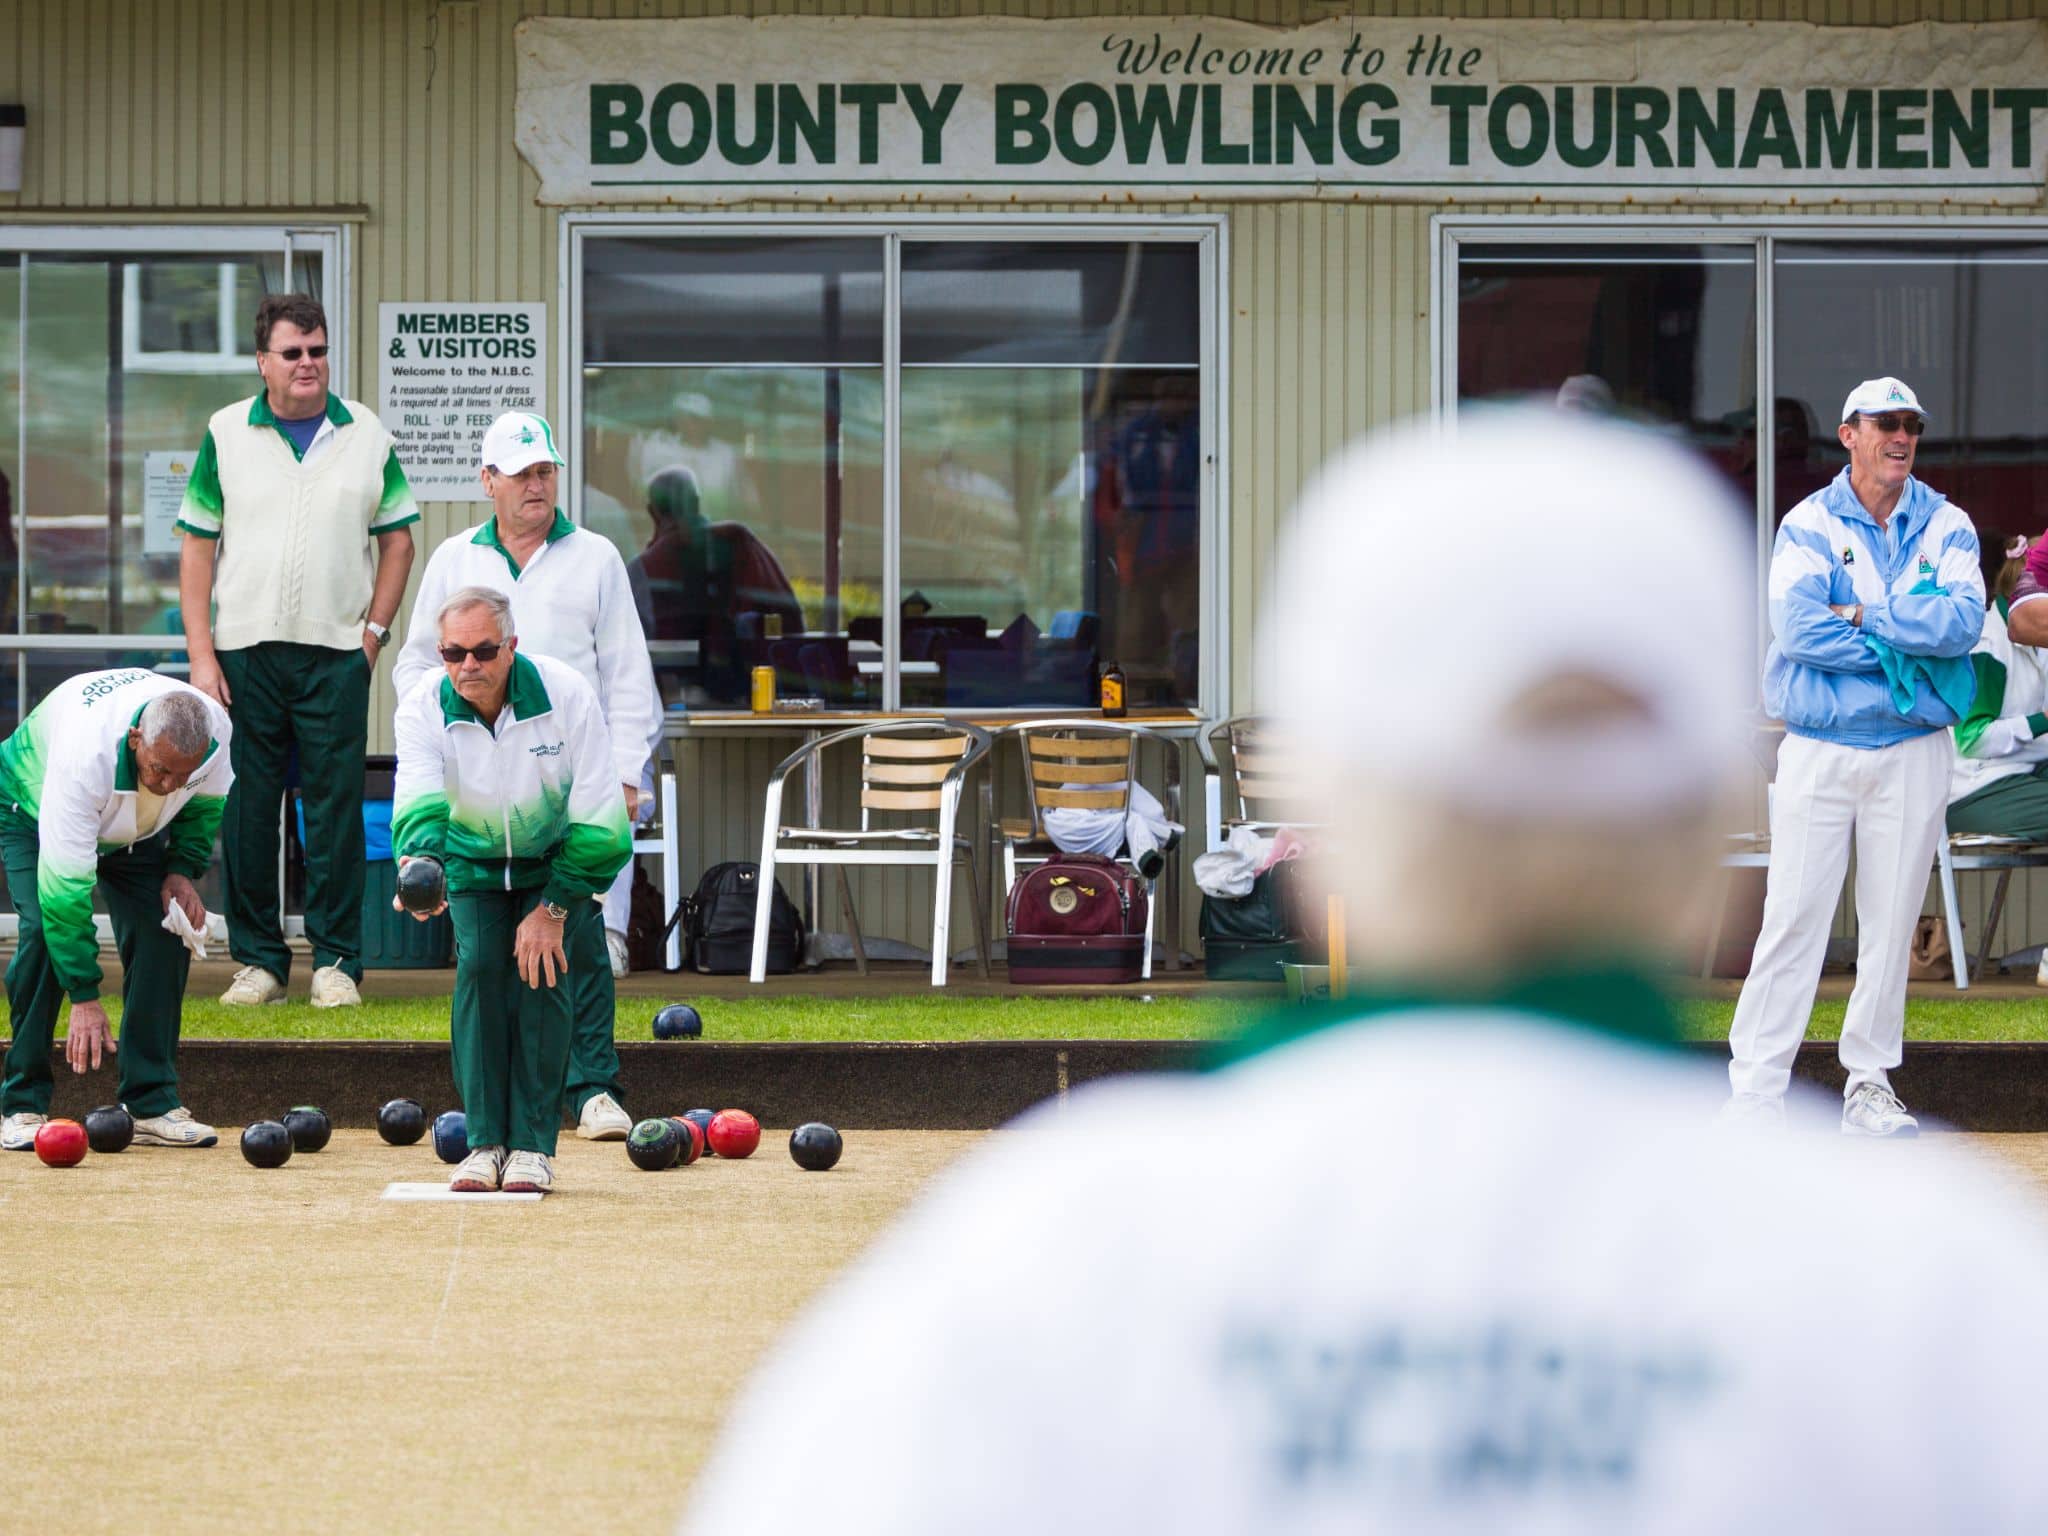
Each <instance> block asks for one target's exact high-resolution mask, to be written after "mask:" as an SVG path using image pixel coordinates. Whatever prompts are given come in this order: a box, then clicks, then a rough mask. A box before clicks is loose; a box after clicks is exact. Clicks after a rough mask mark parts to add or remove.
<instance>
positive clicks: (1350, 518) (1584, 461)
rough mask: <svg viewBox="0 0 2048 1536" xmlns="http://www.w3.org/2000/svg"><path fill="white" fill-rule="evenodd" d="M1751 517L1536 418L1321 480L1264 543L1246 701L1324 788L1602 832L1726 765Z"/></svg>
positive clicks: (1595, 428) (1495, 424) (1618, 448)
mask: <svg viewBox="0 0 2048 1536" xmlns="http://www.w3.org/2000/svg"><path fill="white" fill-rule="evenodd" d="M1752 527H1753V523H1752V522H1751V520H1750V518H1749V516H1748V515H1747V514H1746V513H1745V511H1744V509H1743V508H1742V507H1741V506H1740V505H1739V503H1737V502H1736V501H1735V500H1734V498H1733V496H1732V495H1731V493H1730V492H1729V490H1728V489H1727V488H1726V487H1724V486H1723V485H1722V484H1721V482H1720V481H1719V480H1717V479H1716V478H1715V477H1714V475H1713V474H1712V472H1711V471H1710V470H1709V469H1708V468H1707V467H1706V466H1704V465H1703V464H1702V463H1700V462H1699V461H1698V460H1696V459H1695V458H1693V457H1692V456H1691V455H1690V454H1689V453H1687V452H1686V451H1685V450H1683V449H1681V448H1679V447H1677V446H1676V445H1674V444H1672V443H1669V442H1667V441H1664V440H1662V439H1659V438H1657V437H1654V436H1651V435H1650V434H1648V433H1645V432H1643V431H1641V430H1639V429H1634V428H1630V427H1626V426H1621V425H1614V424H1608V423H1603V422H1599V421H1595V420H1591V419H1589V418H1587V417H1585V416H1583V415H1576V414H1566V413H1559V412H1557V411H1554V410H1542V409H1533V408H1524V409H1503V410H1500V411H1497V412H1478V413H1472V414H1468V415H1466V416H1464V417H1463V418H1461V419H1460V420H1459V421H1458V422H1457V423H1455V424H1453V425H1439V424H1436V423H1429V422H1416V423H1410V424H1408V425H1405V426H1400V427H1396V428H1393V429H1391V430H1389V431H1386V432H1383V433H1379V434H1375V435H1374V436H1372V437H1370V438H1367V439H1365V440H1363V441H1362V442H1361V443H1359V444H1358V445H1356V446H1354V447H1353V448H1352V449H1350V450H1349V451H1347V452H1346V453H1344V454H1342V455H1340V456H1339V457H1338V458H1337V459H1336V460H1334V461H1333V462H1332V463H1331V464H1330V466H1329V467H1328V468H1327V470H1326V471H1325V472H1324V473H1323V474H1322V475H1321V476H1320V477H1319V478H1318V479H1317V481H1316V482H1315V483H1314V484H1313V485H1312V486H1311V487H1310V488H1309V490H1308V492H1307V494H1306V495H1305V496H1304V497H1303V499H1302V502H1301V504H1300V506H1299V508H1298V512H1297V516H1296V518H1295V521H1294V524H1293V526H1292V528H1291V529H1290V530H1289V532H1288V534H1287V535H1286V537H1285V539H1284V540H1283V542H1282V545H1281V550H1280V554H1279V558H1278V560H1277V563H1276V567H1275V584H1274V587H1273V589H1272V591H1271V592H1270V593H1269V595H1268V603H1267V609H1266V613H1265V616H1264V619H1263V622H1262V623H1261V625H1260V629H1259V639H1258V667H1259V673H1258V676H1259V690H1258V698H1259V701H1260V706H1261V708H1262V709H1263V710H1264V711H1266V712H1267V713H1268V714H1271V715H1274V716H1276V717H1278V723H1279V724H1280V725H1281V726H1282V728H1283V729H1286V730H1288V731H1290V732H1295V733H1299V736H1300V739H1302V740H1304V741H1308V742H1313V743H1315V744H1316V746H1317V748H1318V752H1317V755H1318V756H1320V757H1323V758H1324V759H1325V761H1324V762H1323V764H1322V766H1323V767H1324V768H1326V769H1328V770H1332V771H1334V772H1335V773H1337V774H1340V775H1342V776H1343V777H1342V779H1340V780H1339V781H1338V782H1352V781H1354V780H1355V779H1357V778H1358V777H1360V776H1363V777H1365V778H1367V779H1369V780H1370V781H1371V782H1374V783H1376V784H1378V785H1380V786H1382V787H1385V788H1395V789H1413V790H1416V791H1420V792H1424V793H1425V794H1426V795H1428V796H1429V797H1431V798H1433V799H1435V800H1437V801H1438V802H1440V803H1442V804H1444V805H1446V806H1448V807H1456V808H1462V809H1467V810H1471V811H1475V812H1479V813H1482V814H1489V815H1497V816H1507V817H1514V818H1534V819H1547V818H1553V817H1554V818H1557V819H1593V820H1599V819H1605V818H1611V817H1614V816H1627V815H1632V814H1644V813H1654V812H1658V811H1667V810H1671V809H1675V808H1678V807H1682V806H1686V805H1691V804H1697V803H1700V802H1702V801H1705V800H1707V799H1710V798H1711V797H1712V796H1714V795H1715V794H1717V793H1718V792H1719V791H1720V790H1721V789H1722V788H1723V787H1724V786H1725V785H1726V784H1727V783H1728V782H1729V779H1730V775H1731V773H1732V772H1733V771H1734V770H1735V769H1736V767H1737V766H1739V764H1740V762H1741V751H1742V746H1743V743H1744V741H1745V739H1746V733H1747V730H1748V723H1747V711H1748V709H1749V708H1750V707H1751V704H1752V701H1753V695H1754V689H1753V687H1752V684H1751V680H1750V678H1749V676H1748V675H1747V674H1748V670H1749V666H1750V658H1751V656H1752V647H1751V643H1750V638H1749V636H1748V634H1747V633H1746V630H1747V628H1748V626H1749V624H1750V623H1751V622H1752V616H1753V614H1754V611H1755V610H1754V607H1753V602H1752V600H1751V597H1750V594H1751V592H1752V591H1753V589H1754V586H1755V574H1754V567H1755V555H1754V546H1753V544H1750V543H1748V542H1746V538H1745V535H1746V534H1748V532H1749V530H1750V529H1751V528H1752Z"/></svg>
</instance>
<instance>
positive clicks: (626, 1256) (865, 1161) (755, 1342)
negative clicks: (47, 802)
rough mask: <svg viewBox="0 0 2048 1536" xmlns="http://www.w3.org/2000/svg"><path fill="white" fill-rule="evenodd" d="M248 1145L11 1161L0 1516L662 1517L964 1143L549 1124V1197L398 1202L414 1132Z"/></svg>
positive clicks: (63, 1521) (421, 1169)
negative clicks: (830, 1283) (759, 1363)
mask: <svg viewBox="0 0 2048 1536" xmlns="http://www.w3.org/2000/svg"><path fill="white" fill-rule="evenodd" d="M238 1134H239V1128H236V1129H235V1130H232V1131H231V1130H229V1129H228V1128H227V1127H222V1139H221V1145H220V1146H219V1147H216V1148H212V1149H209V1150H203V1151H185V1150H171V1149H160V1148H148V1149H145V1148H134V1149H131V1150H130V1151H127V1152H123V1153H120V1154H118V1155H113V1156H101V1155H94V1156H90V1157H88V1158H87V1159H86V1160H85V1162H84V1163H82V1164H81V1165H79V1166H78V1167H76V1168H70V1169H52V1168H45V1167H44V1166H43V1165H42V1164H41V1163H39V1162H37V1161H36V1159H35V1157H34V1155H33V1154H29V1153H7V1154H6V1155H5V1156H4V1158H0V1233H4V1234H5V1237H4V1249H0V1251H4V1252H5V1254H6V1258H7V1270H8V1278H7V1281H6V1284H5V1285H4V1286H0V1326H4V1330H5V1332H6V1334H7V1336H8V1338H9V1342H10V1346H11V1350H10V1355H11V1358H12V1360H13V1361H14V1366H13V1367H12V1369H11V1371H10V1376H11V1390H10V1395H11V1397H12V1399H13V1401H14V1402H15V1403H16V1404H17V1405H19V1406H20V1407H21V1409H22V1411H21V1412H18V1413H16V1414H13V1415H10V1428H9V1430H8V1432H7V1434H6V1437H5V1452H4V1456H0V1462H4V1465H5V1466H6V1469H7V1470H6V1474H5V1477H4V1487H0V1511H4V1513H0V1527H4V1528H5V1529H8V1530H17V1531H26V1530H36V1529H42V1530H50V1531H63V1532H66V1533H72V1536H77V1533H84V1532H97V1531H109V1532H111V1531H133V1530H137V1529H145V1528H146V1529H148V1530H151V1531H152V1532H156V1533H160V1536H168V1533H172V1532H184V1531H193V1532H199V1531H205V1532H219V1531H223V1530H256V1529H268V1528H277V1529H283V1528H304V1529H307V1530H334V1531H342V1530H363V1531H369V1530H388V1531H401V1530H402V1531H426V1530H437V1531H446V1532H457V1531H474V1530H490V1531H495V1532H504V1533H508V1536H510V1533H515V1532H525V1531H534V1532H540V1531H563V1530H599V1529H602V1530H628V1529H639V1530H650V1531H662V1530H669V1529H672V1528H673V1526H674V1522H675V1518H676V1516H677V1514H678V1513H679V1512H680V1510H681V1508H682V1504H683V1498H684V1495H685V1493H686V1492H687V1490H688V1487H689V1482H690V1478H691V1476H692V1474H693V1473H694V1472H695V1471H696V1469H697V1467H698V1465H699V1463H700V1462H701V1461H702V1460H703V1458H704V1456H705V1455H706V1454H707V1452H708V1451H709V1449H710V1445H711V1441H712V1439H713V1437H714V1436H715V1435H716V1433H717V1430H718V1426H719V1423H720V1420H721V1418H722V1415H723V1413H724V1410H725V1407H726V1404H727V1402H728V1401H729V1400H730V1398H731V1397H732V1395H733V1394H734V1392H735V1391H736V1390H737V1388H738V1387H739V1384H740V1382H741V1381H742V1379H743V1378H744V1376H745V1375H746V1372H747V1370H748V1368H749V1367H750V1366H751V1365H752V1364H753V1363H754V1361H755V1360H756V1359H757V1358H758V1357H759V1355H760V1354H761V1352H762V1350H763V1349H764V1348H765V1347H766V1346H767V1345H768V1343H769V1341H770V1340H771V1339H773V1338H774V1336H775V1334H776V1332H777V1331H778V1330H779V1329H780V1328H781V1327H782V1326H783V1324H785V1323H786V1322H787V1321H788V1320H789V1319H790V1318H791V1316H792V1315H793V1314H794V1313H795V1312H796V1311H797V1309H798V1308H800V1307H801V1306H802V1305H803V1303H804V1302H805V1301H806V1300H807V1299H808V1298H809V1297H810V1296H811V1295H812V1294H813V1293H814V1292H815V1291H816V1290H817V1289H818V1287H819V1286H820V1285H822V1284H823V1283H824V1282H825V1281H826V1280H828V1279H830V1278H831V1276H832V1275H833V1273H834V1272H835V1271H837V1270H838V1269H839V1268H840V1267H841V1266H842V1265H843V1264H845V1263H846V1262H847V1260H848V1259H850V1258H852V1257H853V1256H854V1255H855V1254H856V1253H858V1252H859V1251H860V1250H861V1249H862V1248H863V1247H864V1246H865V1245H866V1244H867V1243H868V1242H869V1240H870V1239H872V1238H873V1237H874V1236H875V1234H876V1233H877V1232H878V1231H879V1230H880V1229H881V1228H882V1227H883V1226H884V1225H885V1224H886V1223H887V1222H888V1220H889V1219H890V1218H891V1217H892V1216H894V1215H895V1214H896V1213H897V1212H898V1211H899V1210H900V1209H901V1208H902V1207H903V1206H904V1204H905V1203H906V1202H907V1201H909V1200H910V1198H911V1197H912V1196H913V1195H915V1194H916V1193H917V1191H918V1189H919V1188H920V1186H922V1185H923V1184H924V1183H925V1182H926V1181H927V1180H928V1179H929V1178H930V1177H931V1176H932V1175H933V1174H934V1173H936V1172H938V1171H939V1170H940V1169H941V1168H943V1167H945V1166H946V1164H948V1163H949V1162H951V1161H952V1160H953V1159H954V1158H956V1157H958V1156H959V1155H960V1154H961V1153H962V1152H963V1151H965V1150H966V1149H967V1148H968V1147H970V1146H971V1145H973V1143H974V1142H975V1141H976V1140H977V1139H979V1137H980V1135H981V1134H983V1133H979V1132H968V1131H950V1132H913V1131H855V1132H849V1133H848V1134H847V1138H846V1152H845V1156H844V1158H843V1159H842V1160H841V1162H840V1164H839V1166H838V1167H837V1168H834V1169H833V1170H832V1171H831V1172H829V1173H805V1172H803V1171H801V1170H800V1169H798V1168H797V1166H796V1165H795V1164H794V1163H793V1162H791V1161H790V1159H789V1155H788V1151H787V1146H788V1141H789V1127H787V1126H784V1127H781V1128H779V1129H777V1128H770V1129H768V1130H767V1131H766V1132H765V1133H764V1135H763V1137H762V1142H761V1149H760V1150H759V1151H758V1152H756V1153H755V1154H754V1155H753V1156H752V1157H750V1158H748V1159H746V1160H744V1161H739V1162H728V1161H721V1160H716V1159H705V1160H703V1161H701V1162H698V1163H696V1164H694V1165H692V1166H690V1167H687V1168H676V1169H672V1170H670V1171H668V1172H666V1173H643V1172H641V1171H640V1170H638V1169H636V1168H634V1167H633V1166H632V1165H631V1164H630V1163H629V1162H628V1161H627V1160H626V1153H625V1148H624V1147H623V1145H621V1144H620V1143H617V1142H612V1143H605V1144H597V1143H591V1142H584V1141H578V1140H576V1139H575V1138H574V1137H573V1136H565V1137H564V1139H563V1141H562V1145H561V1155H560V1157H559V1158H558V1160H557V1163H556V1175H557V1181H558V1182H557V1190H556V1193H554V1194H552V1195H550V1196H548V1197H547V1199H546V1200H545V1201H543V1202H540V1203H538V1204H532V1203H517V1204H513V1203H506V1204H492V1205H479V1204H426V1205H421V1204H400V1203H396V1202H392V1201H386V1200H382V1199H380V1198H379V1197H380V1196H381V1194H382V1193H383V1190H384V1187H385V1185H386V1184H387V1183H389V1182H393V1181H415V1182H417V1181H428V1180H439V1181H443V1182H445V1180H446V1178H447V1173H448V1170H447V1168H446V1166H445V1165H444V1164H442V1163H440V1162H439V1161H437V1160H436V1159H435V1157H434V1154H433V1151H432V1148H431V1146H430V1144H429V1143H427V1142H421V1143H420V1144H419V1145H417V1146H413V1147H390V1146H386V1145H385V1144H384V1143H383V1142H381V1141H380V1140H378V1138H377V1135H376V1133H375V1132H374V1131H367V1130H361V1131H351V1130H343V1131H337V1132H336V1133H335V1136H334V1140H333V1141H332V1142H331V1143H330V1144H329V1145H328V1146H327V1148H326V1149H325V1150H323V1151H321V1152H318V1153H314V1154H303V1153H302V1154H299V1155H297V1156H294V1157H293V1158H292V1159H291V1161H290V1162H289V1163H287V1164H286V1165H285V1166H284V1167H282V1168H280V1169H277V1170H275V1171H269V1172H264V1171H259V1170H257V1169H254V1168H251V1167H249V1166H248V1165H247V1164H246V1163H244V1162H243V1161H242V1157H241V1153H240V1152H239V1151H238V1150H237V1148H236V1145H235V1138H236V1136H237V1135H238Z"/></svg>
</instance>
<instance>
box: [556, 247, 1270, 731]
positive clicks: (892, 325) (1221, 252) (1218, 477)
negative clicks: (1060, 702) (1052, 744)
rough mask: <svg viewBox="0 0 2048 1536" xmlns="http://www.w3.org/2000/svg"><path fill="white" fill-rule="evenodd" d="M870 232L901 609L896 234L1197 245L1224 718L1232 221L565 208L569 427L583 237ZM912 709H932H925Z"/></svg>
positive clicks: (1203, 663) (1026, 711) (1206, 560)
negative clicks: (878, 272)
mask: <svg viewBox="0 0 2048 1536" xmlns="http://www.w3.org/2000/svg"><path fill="white" fill-rule="evenodd" d="M806 236H811V237H820V238H825V237H830V238H838V239H845V238H849V237H851V238H871V239H875V240H877V241H879V242H880V244H881V247H882V262H883V348H882V378H883V399H882V437H883V459H882V529H883V545H882V555H883V563H882V605H883V611H884V612H885V613H893V612H896V611H897V610H898V609H899V608H900V607H901V604H902V599H903V580H902V525H903V517H902V513H903V507H902V483H901V472H902V430H901V421H902V377H903V359H902V344H901V343H902V275H903V262H902V255H903V242H904V241H905V240H906V239H907V240H910V241H913V242H918V243H924V242H932V241H953V242H976V243H1014V244H1028V243H1033V242H1040V241H1056V240H1057V241H1070V242H1075V243H1081V242H1091V243H1103V244H1119V245H1120V244H1125V243H1128V242H1130V241H1133V240H1139V241H1173V242H1180V243H1193V244H1195V245H1196V247H1197V251H1198V259H1199V263H1200V270H1201V292H1200V293H1199V295H1198V296H1197V307H1198V313H1199V316H1200V319H1201V327H1202V336H1201V344H1200V349H1199V355H1200V379H1201V390H1202V403H1201V415H1200V423H1201V425H1200V431H1201V433H1202V440H1203V441H1204V442H1206V443H1208V444H1210V445H1211V446H1210V448H1209V451H1208V452H1207V453H1206V454H1205V455H1204V457H1203V465H1202V469H1203V475H1202V492H1201V560H1202V575H1201V608H1200V621H1201V626H1202V637H1201V659H1200V665H1199V669H1198V681H1197V689H1196V702H1195V705H1194V709H1195V712H1196V713H1197V714H1199V715H1201V716H1203V717H1204V718H1209V719H1216V718H1221V717H1222V716H1224V715H1227V714H1228V713H1229V702H1230V700H1229V692H1230V672H1231V634H1230V617H1231V615H1230V582H1229V573H1228V571H1227V570H1226V569H1225V565H1226V562H1227V557H1228V552H1229V550H1230V515H1229V485H1230V471H1229V464H1230V441H1229V413H1228V412H1227V411H1225V410H1224V409H1223V398H1224V391H1225V390H1226V389H1227V387H1228V376H1229V324H1228V314H1227V311H1226V309H1225V307H1224V300H1225V296H1226V295H1227V294H1228V293H1229V291H1230V283H1229V221H1228V220H1227V219H1226V218H1225V217H1224V216H1223V215H1221V214H1207V213H1203V214H1153V215H1148V216H1143V217H1118V216H1102V217H1095V216H1090V215H1075V214H1038V213H1008V214H1001V215H994V216H991V215H988V214H958V215H955V214H892V213H866V214H841V215H827V216H819V215H815V214H760V213H755V214H717V213H711V214H703V213H675V214H648V213H602V212H587V213H564V214H563V215H562V217H561V221H560V230H559V236H558V238H559V248H558V261H557V266H556V308H557V317H556V323H557V346H556V356H557V363H556V367H557V370H558V373H557V390H558V393H557V399H558V400H559V402H560V403H561V410H562V415H563V433H564V436H565V438H566V439H567V440H568V441H570V442H572V443H575V444H577V445H578V446H579V447H580V446H581V444H582V442H583V434H584V408H583V255H584V244H585V242H586V241H589V240H593V239H595V240H604V239H620V238H628V239H630V238H634V237H643V238H652V239H662V240H676V239H735V238H741V239H743V238H747V237H760V238H768V239H792V238H803V237H806ZM568 480H569V485H568V495H567V498H566V500H567V513H568V516H569V519H570V521H572V522H574V523H576V524H577V525H578V526H581V525H582V522H583V478H582V473H581V470H580V468H579V467H578V465H577V463H575V462H572V463H571V466H570V474H569V477H568ZM901 651H902V637H901V632H900V630H899V629H898V627H896V626H893V625H885V626H884V627H883V650H882V663H883V670H882V684H883V686H882V706H881V707H882V709H883V710H884V711H885V712H891V713H893V712H896V711H899V710H901V708H902V699H903V678H902V670H901V663H902V654H901ZM918 712H919V713H920V714H922V713H927V711H923V710H920V711H918ZM998 712H999V713H1002V714H1005V715H1010V714H1015V715H1020V716H1024V715H1058V714H1063V713H1071V710H1070V709H1067V710H1062V709H1059V708H1051V707H1032V706H1018V707H1016V708H1014V709H1012V708H1004V709H1002V710H1001V711H998ZM696 713H700V714H706V715H730V716H738V715H744V714H745V713H747V712H746V711H745V710H701V711H696ZM938 713H943V714H946V715H970V716H971V715H987V714H990V713H992V711H990V710H988V709H973V708H958V709H946V710H943V711H938Z"/></svg>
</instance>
